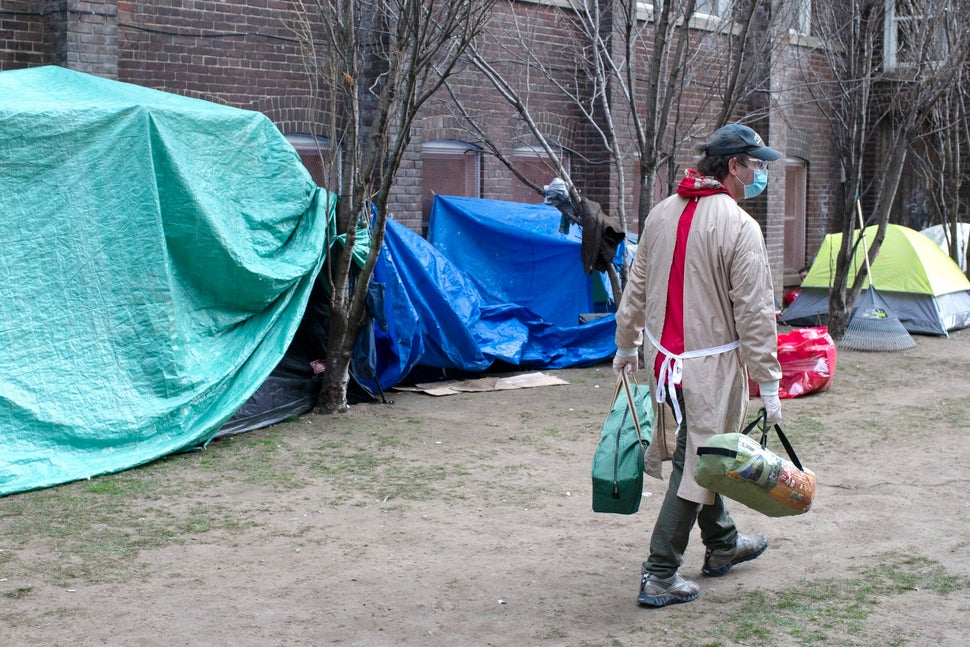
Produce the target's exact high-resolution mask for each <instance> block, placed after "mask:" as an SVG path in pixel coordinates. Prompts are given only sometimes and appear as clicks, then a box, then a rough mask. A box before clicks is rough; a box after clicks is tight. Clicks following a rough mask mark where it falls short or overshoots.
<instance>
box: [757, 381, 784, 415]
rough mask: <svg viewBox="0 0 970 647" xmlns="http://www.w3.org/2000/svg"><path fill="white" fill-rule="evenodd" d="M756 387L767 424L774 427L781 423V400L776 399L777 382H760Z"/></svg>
mask: <svg viewBox="0 0 970 647" xmlns="http://www.w3.org/2000/svg"><path fill="white" fill-rule="evenodd" d="M758 386H759V387H760V389H761V401H762V402H763V403H764V405H765V413H766V414H767V415H768V424H769V425H776V424H778V423H779V422H781V400H780V399H779V398H778V380H774V381H773V382H762V383H761V384H759V385H758Z"/></svg>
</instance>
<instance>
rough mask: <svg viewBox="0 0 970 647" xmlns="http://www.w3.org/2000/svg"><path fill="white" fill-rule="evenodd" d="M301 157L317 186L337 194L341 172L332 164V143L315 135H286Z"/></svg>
mask: <svg viewBox="0 0 970 647" xmlns="http://www.w3.org/2000/svg"><path fill="white" fill-rule="evenodd" d="M286 139H287V141H289V142H290V144H292V145H293V148H295V149H296V152H297V153H299V155H300V160H302V162H303V166H305V167H306V169H307V170H308V171H310V177H312V178H313V181H314V182H316V184H317V186H322V187H324V188H325V189H329V190H331V191H334V192H336V191H337V189H338V187H339V185H340V184H339V179H340V176H339V170H338V169H337V168H336V165H335V164H331V157H330V141H329V140H328V139H327V138H326V137H315V136H313V135H299V134H295V135H286Z"/></svg>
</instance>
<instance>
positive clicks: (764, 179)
mask: <svg viewBox="0 0 970 647" xmlns="http://www.w3.org/2000/svg"><path fill="white" fill-rule="evenodd" d="M766 186H768V171H754V181H753V182H752V183H751V184H745V185H744V197H745V199H750V198H753V197H755V196H759V195H761V192H762V191H764V190H765V187H766Z"/></svg>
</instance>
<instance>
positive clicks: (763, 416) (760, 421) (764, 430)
mask: <svg viewBox="0 0 970 647" xmlns="http://www.w3.org/2000/svg"><path fill="white" fill-rule="evenodd" d="M774 428H775V433H777V434H778V439H779V440H780V441H781V444H782V446H783V447H784V448H785V451H786V452H788V458H790V459H791V462H792V463H793V464H794V465H795V467H797V468H798V469H800V470H802V471H804V469H805V468H803V467H802V463H801V461H799V460H798V456H796V455H795V448H794V447H792V446H791V443H790V442H788V437H787V436H786V435H785V432H784V431H782V430H781V425H779V424H777V423H775V425H774ZM755 429H757V430H759V431H760V432H761V448H762V449H764V448H766V447H767V446H768V412H767V411H766V410H765V409H763V408H762V409H761V411H759V412H758V416H757V417H756V418H755V419H754V420H752V421H751V422H749V423H748V424H747V426H746V427H745V428H744V429H742V430H741V433H742V434H744V435H745V436H747V435H748V434H750V433H751V432H752V431H754V430H755Z"/></svg>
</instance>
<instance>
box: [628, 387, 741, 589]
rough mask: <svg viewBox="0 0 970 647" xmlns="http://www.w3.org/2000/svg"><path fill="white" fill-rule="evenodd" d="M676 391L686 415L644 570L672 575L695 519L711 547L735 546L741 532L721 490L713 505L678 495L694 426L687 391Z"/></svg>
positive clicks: (706, 544)
mask: <svg viewBox="0 0 970 647" xmlns="http://www.w3.org/2000/svg"><path fill="white" fill-rule="evenodd" d="M676 391H677V395H676V397H677V400H678V403H679V404H680V412H681V416H682V417H681V425H680V431H679V433H678V434H677V448H676V449H675V450H674V456H673V460H672V462H673V470H672V471H671V473H670V483H669V485H668V487H667V495H666V496H665V497H664V502H663V505H662V506H661V507H660V514H659V515H658V516H657V522H656V523H655V524H654V527H653V535H652V536H651V537H650V557H649V559H648V560H647V561H645V562H644V563H643V572H644V573H653V574H654V575H656V576H657V577H661V578H666V577H670V576H671V575H673V574H674V573H676V572H677V569H679V568H680V565H681V564H683V562H684V551H685V550H687V542H688V541H689V540H690V533H691V530H692V529H693V527H694V522H697V525H698V526H699V527H700V529H701V540H702V541H703V542H704V545H705V546H706V547H707V548H713V549H720V548H731V547H732V546H734V543H735V541H737V536H738V531H737V528H736V527H735V525H734V520H733V519H732V518H731V515H730V514H728V511H727V508H726V507H725V505H724V498H723V497H722V496H721V495H720V494H715V495H714V503H712V504H711V505H702V504H700V503H694V502H693V501H687V500H686V499H681V498H680V497H679V496H677V490H678V489H679V488H680V479H681V478H682V477H683V475H684V456H685V455H686V453H687V429H689V428H690V427H689V422H688V421H687V410H686V407H685V406H684V392H683V391H682V390H681V389H680V387H677V389H676ZM668 397H669V396H668Z"/></svg>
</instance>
